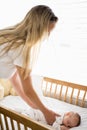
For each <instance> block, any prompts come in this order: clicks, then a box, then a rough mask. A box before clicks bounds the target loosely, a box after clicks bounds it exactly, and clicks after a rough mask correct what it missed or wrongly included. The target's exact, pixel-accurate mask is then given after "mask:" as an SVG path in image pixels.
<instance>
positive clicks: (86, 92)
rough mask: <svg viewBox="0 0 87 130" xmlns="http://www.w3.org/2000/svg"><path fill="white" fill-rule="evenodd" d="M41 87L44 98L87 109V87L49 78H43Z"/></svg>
mask: <svg viewBox="0 0 87 130" xmlns="http://www.w3.org/2000/svg"><path fill="white" fill-rule="evenodd" d="M41 86H42V91H43V95H44V96H48V97H52V98H56V99H59V100H62V101H65V102H68V103H70V104H74V105H77V106H81V107H87V86H84V85H80V84H75V83H71V82H66V81H62V80H56V79H52V78H48V77H43V81H42V85H41Z"/></svg>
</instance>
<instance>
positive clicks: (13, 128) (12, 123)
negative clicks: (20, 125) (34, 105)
mask: <svg viewBox="0 0 87 130" xmlns="http://www.w3.org/2000/svg"><path fill="white" fill-rule="evenodd" d="M10 122H11V127H12V130H15V127H14V122H13V120H12V119H11V118H10Z"/></svg>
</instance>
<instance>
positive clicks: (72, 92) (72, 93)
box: [70, 88, 74, 103]
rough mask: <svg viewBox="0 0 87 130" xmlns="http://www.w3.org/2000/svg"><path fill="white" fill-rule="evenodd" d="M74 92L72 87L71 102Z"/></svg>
mask: <svg viewBox="0 0 87 130" xmlns="http://www.w3.org/2000/svg"><path fill="white" fill-rule="evenodd" d="M73 93H74V88H72V92H71V96H70V103H72V97H73Z"/></svg>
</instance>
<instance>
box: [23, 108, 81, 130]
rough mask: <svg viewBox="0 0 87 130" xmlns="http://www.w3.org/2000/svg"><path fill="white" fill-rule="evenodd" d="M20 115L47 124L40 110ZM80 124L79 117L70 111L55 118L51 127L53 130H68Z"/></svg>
mask: <svg viewBox="0 0 87 130" xmlns="http://www.w3.org/2000/svg"><path fill="white" fill-rule="evenodd" d="M22 114H25V115H27V116H28V117H30V118H32V119H34V120H36V121H39V122H41V123H44V124H47V122H46V119H45V117H44V115H43V113H42V112H41V111H40V110H36V109H29V110H27V111H26V110H25V111H24V112H22ZM80 122H81V117H80V115H79V114H78V113H75V112H73V111H70V112H66V113H65V114H63V115H61V116H57V117H56V120H55V122H54V123H53V125H52V127H53V128H54V130H69V128H72V127H76V126H79V125H80Z"/></svg>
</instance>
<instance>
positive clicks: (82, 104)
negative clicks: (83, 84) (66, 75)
mask: <svg viewBox="0 0 87 130" xmlns="http://www.w3.org/2000/svg"><path fill="white" fill-rule="evenodd" d="M85 97H86V91H85V92H84V95H83V99H82V102H81V107H83V106H84V101H85Z"/></svg>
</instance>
